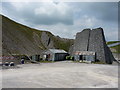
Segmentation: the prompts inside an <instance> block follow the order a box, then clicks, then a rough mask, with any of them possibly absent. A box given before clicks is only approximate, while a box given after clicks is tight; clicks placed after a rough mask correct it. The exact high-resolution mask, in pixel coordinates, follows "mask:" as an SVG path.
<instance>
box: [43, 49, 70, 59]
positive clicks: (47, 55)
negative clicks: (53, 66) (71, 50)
mask: <svg viewBox="0 0 120 90" xmlns="http://www.w3.org/2000/svg"><path fill="white" fill-rule="evenodd" d="M67 55H68V53H67V52H66V51H64V50H61V49H49V50H47V51H45V52H44V55H43V59H45V60H48V61H60V60H65V57H66V56H67Z"/></svg>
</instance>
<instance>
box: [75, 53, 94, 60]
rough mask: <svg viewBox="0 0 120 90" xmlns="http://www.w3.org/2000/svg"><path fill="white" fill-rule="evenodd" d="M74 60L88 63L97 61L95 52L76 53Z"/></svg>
mask: <svg viewBox="0 0 120 90" xmlns="http://www.w3.org/2000/svg"><path fill="white" fill-rule="evenodd" d="M74 59H75V60H76V61H77V60H82V61H83V60H86V61H95V52H92V51H76V52H75V55H74Z"/></svg>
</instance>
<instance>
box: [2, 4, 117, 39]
mask: <svg viewBox="0 0 120 90" xmlns="http://www.w3.org/2000/svg"><path fill="white" fill-rule="evenodd" d="M1 13H2V14H3V15H5V16H7V17H9V18H11V19H12V20H14V21H16V22H19V23H21V24H24V25H27V26H29V27H32V28H36V29H39V30H47V31H50V32H52V33H53V34H54V35H59V36H60V37H64V38H74V36H75V34H76V33H77V32H80V31H82V30H83V29H85V28H91V29H93V28H98V27H102V28H103V29H104V32H105V37H106V40H118V3H117V2H96V3H95V2H84V3H83V2H58V3H56V2H2V12H1Z"/></svg>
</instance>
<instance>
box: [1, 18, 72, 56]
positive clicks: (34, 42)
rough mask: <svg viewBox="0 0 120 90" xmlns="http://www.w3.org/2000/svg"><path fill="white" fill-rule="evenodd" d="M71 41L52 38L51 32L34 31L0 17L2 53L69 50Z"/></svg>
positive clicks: (31, 53) (39, 52)
mask: <svg viewBox="0 0 120 90" xmlns="http://www.w3.org/2000/svg"><path fill="white" fill-rule="evenodd" d="M72 44H73V40H72V39H65V38H60V37H58V36H54V35H53V34H52V33H51V32H48V31H41V30H36V29H33V28H30V27H27V26H24V25H21V24H19V23H16V22H14V21H12V20H10V19H9V18H7V17H5V16H2V52H3V55H12V54H27V55H33V54H41V53H42V51H43V50H46V49H49V48H58V49H64V50H66V51H68V50H69V47H70V46H71V45H72Z"/></svg>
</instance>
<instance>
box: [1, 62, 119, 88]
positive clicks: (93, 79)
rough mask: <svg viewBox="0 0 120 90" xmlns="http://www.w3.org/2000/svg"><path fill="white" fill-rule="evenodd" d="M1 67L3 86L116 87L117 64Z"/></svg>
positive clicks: (71, 63)
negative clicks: (4, 68) (2, 68)
mask: <svg viewBox="0 0 120 90" xmlns="http://www.w3.org/2000/svg"><path fill="white" fill-rule="evenodd" d="M19 67H20V68H18V69H7V70H3V71H2V73H3V74H2V75H3V77H2V78H3V82H2V85H3V88H117V87H118V66H117V65H116V66H115V65H99V64H84V63H73V62H56V63H42V64H24V65H19Z"/></svg>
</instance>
